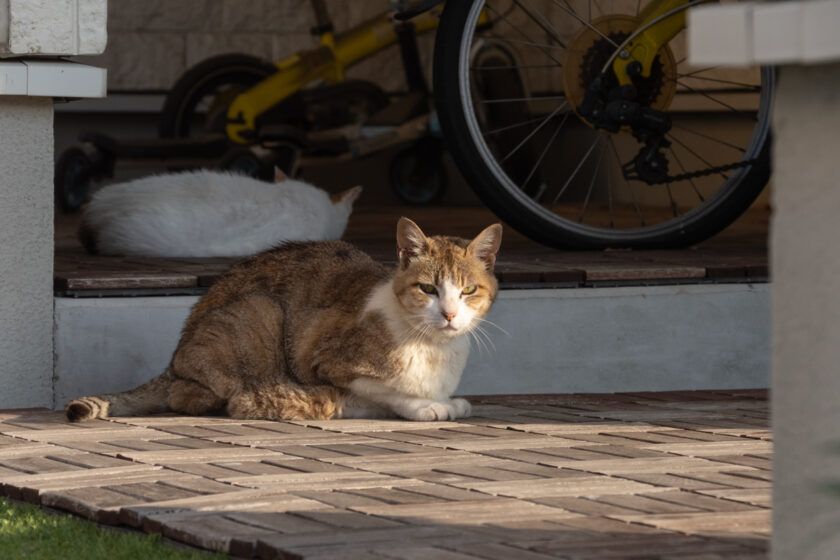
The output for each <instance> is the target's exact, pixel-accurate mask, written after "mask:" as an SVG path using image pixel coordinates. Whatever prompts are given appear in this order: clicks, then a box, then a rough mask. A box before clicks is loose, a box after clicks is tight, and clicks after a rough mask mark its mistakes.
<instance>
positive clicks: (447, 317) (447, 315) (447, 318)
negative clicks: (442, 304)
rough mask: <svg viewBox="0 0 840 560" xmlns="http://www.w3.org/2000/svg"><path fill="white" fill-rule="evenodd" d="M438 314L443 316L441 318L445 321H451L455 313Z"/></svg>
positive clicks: (444, 312) (442, 312)
mask: <svg viewBox="0 0 840 560" xmlns="http://www.w3.org/2000/svg"><path fill="white" fill-rule="evenodd" d="M440 314H441V315H443V318H444V319H446V320H447V321H451V320H452V319H454V318H455V313H448V312H446V311H441V312H440Z"/></svg>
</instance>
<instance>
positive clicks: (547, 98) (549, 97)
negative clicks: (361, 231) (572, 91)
mask: <svg viewBox="0 0 840 560" xmlns="http://www.w3.org/2000/svg"><path fill="white" fill-rule="evenodd" d="M557 99H563V100H564V103H561V104H560V105H561V108H562V107H564V106H565V105H566V104H567V103H568V101H566V96H565V95H547V96H545V97H506V98H504V99H482V100H481V102H482V103H513V102H514V101H553V100H557Z"/></svg>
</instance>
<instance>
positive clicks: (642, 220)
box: [608, 136, 646, 227]
mask: <svg viewBox="0 0 840 560" xmlns="http://www.w3.org/2000/svg"><path fill="white" fill-rule="evenodd" d="M608 138H609V141H610V146H612V151H613V154H614V155H615V161H616V163H618V168H619V169H621V168H622V163H621V157H620V156H619V155H618V148H616V147H615V141H614V140H613V138H612V136H609V137H608ZM621 177H622V178H623V179H624V184H625V185H627V190H628V191H629V192H630V198H632V199H633V206H634V207H635V208H636V215H637V216H639V221H640V222H641V224H642V227H645V225H646V224H645V217H644V216H642V211H641V209H639V203H638V201H637V200H636V193H635V192H634V191H633V187H632V186H631V185H630V181H628V180H627V177H626V176H625V175H624V173H623V172H622V173H621Z"/></svg>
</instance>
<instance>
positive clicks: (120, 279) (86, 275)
mask: <svg viewBox="0 0 840 560" xmlns="http://www.w3.org/2000/svg"><path fill="white" fill-rule="evenodd" d="M197 286H198V278H197V277H196V276H195V275H194V274H185V273H176V272H157V273H156V272H143V271H116V270H114V271H107V272H60V273H58V274H57V275H56V277H55V282H54V289H56V290H73V291H80V292H81V291H89V290H118V289H119V290H138V289H172V288H194V287H197Z"/></svg>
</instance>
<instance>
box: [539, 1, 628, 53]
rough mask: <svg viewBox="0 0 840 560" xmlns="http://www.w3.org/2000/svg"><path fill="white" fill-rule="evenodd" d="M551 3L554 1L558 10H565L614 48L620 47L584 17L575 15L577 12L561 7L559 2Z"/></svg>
mask: <svg viewBox="0 0 840 560" xmlns="http://www.w3.org/2000/svg"><path fill="white" fill-rule="evenodd" d="M551 1H552V3H554V5H555V6H557V7H558V8H560V9H561V10H563V11H564V12H566V13H567V14H569V15H571V16H572V17H573V18H575V19H576V20H578V21H579V22H581V23H582V24H583V25H585V26H586V27H588V28H589V29H591V30H592V31H594V32H595V33H597V34H598V35H600V36H601V38H602V39H604V40H605V41H607V42H608V43H609V44H611V45H612V46H613V47H615V48H616V49H617V48H618V47H619V45H618V43H616V42H615V41H613V40H612V39H610V38H609V37H607V36H606V35H604V34H603V33H602V32H601V30H600V29H598V28H597V27H595V26H594V25H592V24H591V23H589V22H588V21H586V20H585V19H583V18H582V17H580V16H579V15H577V13H575V11H574V10H572V9H571V8H566V7H563V6H561V5H560V2H558V1H557V0H551Z"/></svg>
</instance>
